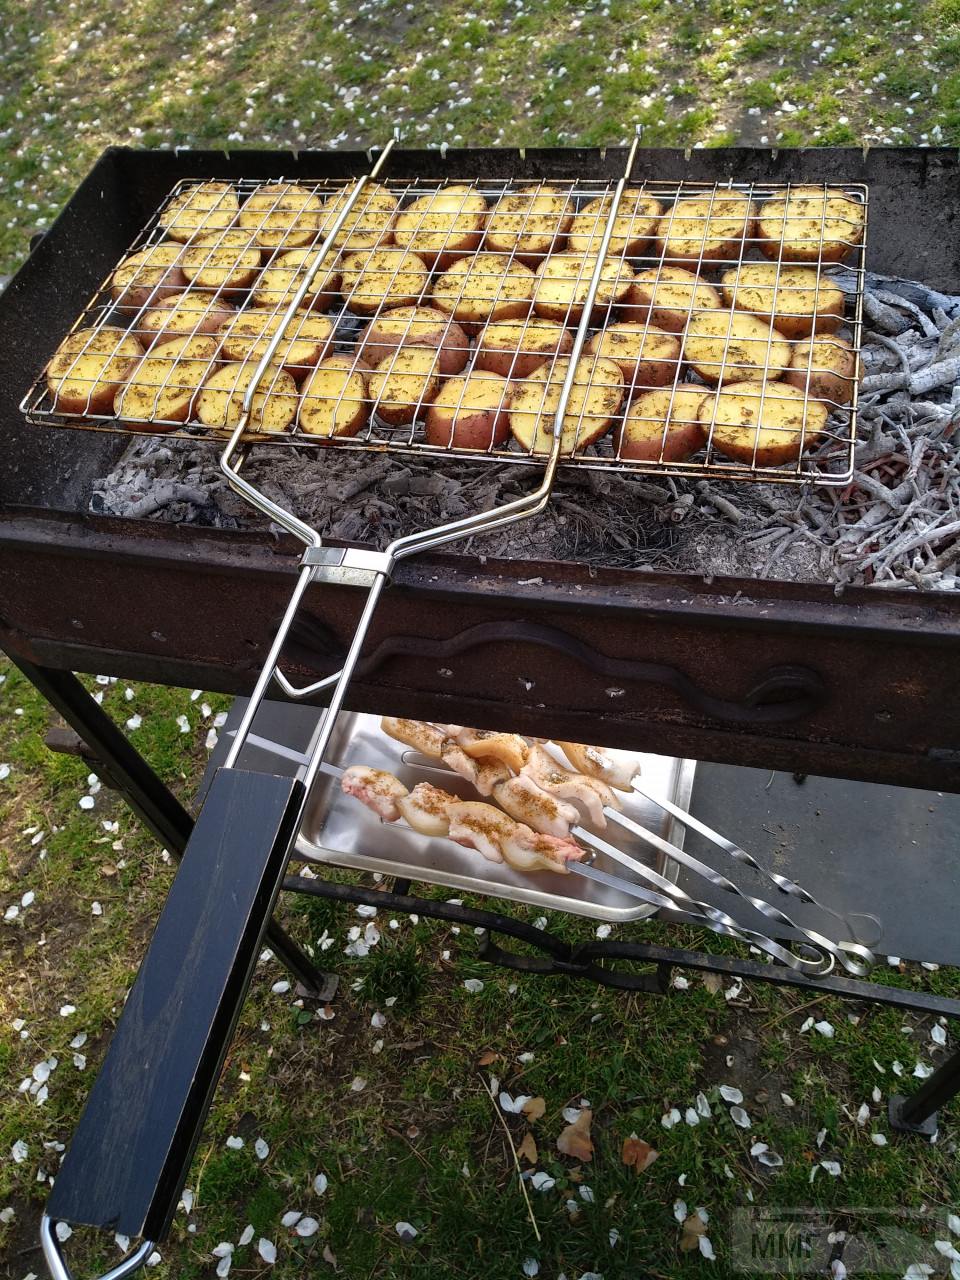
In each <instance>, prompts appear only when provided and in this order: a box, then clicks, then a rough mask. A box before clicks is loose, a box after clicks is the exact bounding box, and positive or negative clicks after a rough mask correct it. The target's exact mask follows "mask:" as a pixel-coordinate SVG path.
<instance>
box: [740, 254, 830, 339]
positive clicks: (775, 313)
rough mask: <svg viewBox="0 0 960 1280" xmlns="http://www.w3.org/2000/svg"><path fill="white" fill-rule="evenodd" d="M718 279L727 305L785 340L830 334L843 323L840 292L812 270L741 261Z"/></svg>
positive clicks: (784, 264) (781, 263) (772, 263)
mask: <svg viewBox="0 0 960 1280" xmlns="http://www.w3.org/2000/svg"><path fill="white" fill-rule="evenodd" d="M720 280H721V292H722V294H723V300H724V302H726V303H727V305H728V306H732V307H736V308H737V310H738V311H749V312H750V313H751V314H752V315H756V316H760V317H761V318H762V319H764V320H766V321H767V323H768V324H771V325H774V326H775V327H776V329H777V330H778V331H779V332H780V333H782V334H783V336H784V337H785V338H806V337H809V335H810V334H811V333H833V331H834V329H839V327H840V325H841V324H842V323H843V291H842V290H841V289H838V288H837V286H836V285H835V284H833V283H832V282H831V281H829V280H827V279H826V278H825V277H824V276H821V274H820V272H819V271H817V270H816V268H815V267H798V266H794V265H792V264H791V263H786V262H741V263H740V265H739V266H738V267H731V268H730V270H729V271H724V273H723V275H722V276H721V277H720Z"/></svg>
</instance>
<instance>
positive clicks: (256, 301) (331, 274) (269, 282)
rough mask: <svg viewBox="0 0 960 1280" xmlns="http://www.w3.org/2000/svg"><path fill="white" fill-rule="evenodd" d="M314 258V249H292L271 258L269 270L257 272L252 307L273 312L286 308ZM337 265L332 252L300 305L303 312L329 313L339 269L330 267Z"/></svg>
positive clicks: (338, 285) (335, 299)
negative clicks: (267, 308) (257, 277)
mask: <svg viewBox="0 0 960 1280" xmlns="http://www.w3.org/2000/svg"><path fill="white" fill-rule="evenodd" d="M317 257H318V252H317V250H316V249H291V250H290V252H289V253H281V254H280V255H279V257H277V258H274V260H273V262H272V263H271V264H270V266H269V267H265V268H264V269H263V271H261V272H260V279H259V280H258V281H257V287H256V288H255V289H254V291H253V293H252V294H251V296H250V302H251V303H252V305H253V306H255V307H272V308H273V309H275V310H282V309H283V308H284V307H288V306H289V305H290V303H291V302H292V301H293V296H294V294H295V293H296V292H297V290H298V289H299V288H300V286H301V284H303V279H304V276H306V275H308V274H309V272H310V268H311V267H312V266H313V264H314V262H315V261H316V259H317ZM336 261H337V257H336V254H335V253H334V252H333V251H332V250H331V252H330V253H329V254H328V256H327V258H326V261H325V262H324V263H323V264H321V266H320V269H319V270H318V272H317V274H316V275H315V276H314V278H313V283H312V284H311V285H310V289H309V291H308V292H307V293H305V294H304V297H303V301H302V302H301V303H300V305H301V307H303V309H304V310H305V311H328V310H329V309H330V308H331V307H332V306H333V305H334V304H335V303H336V302H337V299H338V296H339V293H340V269H339V267H336V266H334V265H333V264H334V263H335V262H336Z"/></svg>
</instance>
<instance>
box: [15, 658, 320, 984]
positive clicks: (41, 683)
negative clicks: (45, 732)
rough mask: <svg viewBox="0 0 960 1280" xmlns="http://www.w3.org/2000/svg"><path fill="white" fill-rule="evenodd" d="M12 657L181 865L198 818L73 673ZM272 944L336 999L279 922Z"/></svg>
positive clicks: (304, 980)
mask: <svg viewBox="0 0 960 1280" xmlns="http://www.w3.org/2000/svg"><path fill="white" fill-rule="evenodd" d="M7 656H8V657H9V658H10V661H11V662H12V663H13V664H14V665H15V666H16V667H18V668H19V670H20V671H21V672H22V673H23V675H25V676H26V678H27V679H28V680H29V681H30V683H31V684H32V685H33V686H34V687H35V688H36V689H38V690H39V692H40V693H42V694H43V696H44V698H46V700H47V702H49V703H50V705H51V706H52V707H53V708H54V710H55V711H57V712H58V713H59V714H60V715H61V716H63V718H64V720H66V722H67V724H68V725H69V726H70V727H71V729H73V730H75V731H76V733H78V734H79V735H80V737H81V738H82V739H83V741H84V742H85V743H86V744H87V746H88V747H89V748H90V750H91V752H92V753H93V755H94V756H96V759H97V761H98V763H99V762H102V766H103V770H104V773H105V775H107V776H109V779H110V781H111V782H112V783H113V785H114V786H115V787H116V789H117V790H118V791H120V792H122V794H123V797H124V799H125V800H126V802H127V804H128V805H129V806H130V808H131V809H132V810H133V811H134V813H135V814H136V815H137V817H138V818H139V819H140V821H141V822H142V823H143V824H144V826H145V827H148V828H149V830H150V831H152V832H153V834H154V835H155V836H156V838H157V839H158V840H159V841H160V843H161V844H162V845H163V847H164V848H165V849H169V851H170V852H171V853H172V854H173V856H174V857H175V858H176V859H177V861H178V862H179V860H180V859H181V858H182V857H183V851H184V849H186V847H187V841H188V840H189V839H190V834H191V832H192V831H193V818H191V816H190V814H189V813H187V811H186V809H185V808H184V807H183V805H182V804H181V803H180V801H179V800H178V799H177V797H176V796H175V795H174V794H173V792H172V791H171V790H170V788H169V787H168V786H166V785H165V784H164V783H163V782H162V781H161V780H160V778H158V777H157V775H156V773H155V772H154V771H153V769H151V768H150V766H149V765H148V764H147V762H146V760H144V758H143V756H142V755H140V753H139V752H138V751H137V750H136V749H135V748H134V747H133V746H132V745H131V744H130V741H129V739H127V738H126V737H125V736H124V735H123V733H121V731H120V730H119V729H118V728H117V726H116V725H115V724H114V722H113V721H112V720H111V719H110V717H109V716H108V715H107V713H106V712H105V711H104V710H103V708H102V707H101V706H100V704H99V703H97V702H95V701H94V700H93V698H92V697H91V695H90V694H89V693H87V691H86V689H85V688H84V687H83V685H82V684H81V683H80V681H79V680H78V679H77V677H76V676H75V675H74V674H73V672H72V671H57V670H55V669H54V668H53V667H39V666H35V665H34V664H33V663H32V662H28V661H27V660H26V659H25V658H21V657H14V656H13V655H11V654H8V655H7ZM266 941H267V945H268V946H269V947H270V950H271V951H272V952H273V953H274V955H275V956H276V957H277V959H278V960H279V961H280V963H281V964H282V965H284V967H285V968H286V969H288V970H289V971H290V973H291V974H292V975H293V977H294V978H296V979H297V982H298V983H299V984H300V988H301V994H303V995H305V996H309V997H310V998H311V999H317V1000H329V999H331V997H332V996H333V993H334V991H336V986H337V979H336V976H335V975H333V974H327V973H322V972H321V971H320V970H319V969H318V968H317V967H316V966H315V965H314V964H313V963H312V962H311V960H310V958H309V956H307V955H306V953H305V952H304V951H302V950H301V948H300V947H298V946H297V944H296V943H295V942H294V941H293V939H292V938H291V937H290V935H289V934H288V933H287V932H286V931H285V930H284V929H281V927H280V925H278V924H277V922H276V921H275V920H271V921H270V924H269V926H268V927H267V935H266Z"/></svg>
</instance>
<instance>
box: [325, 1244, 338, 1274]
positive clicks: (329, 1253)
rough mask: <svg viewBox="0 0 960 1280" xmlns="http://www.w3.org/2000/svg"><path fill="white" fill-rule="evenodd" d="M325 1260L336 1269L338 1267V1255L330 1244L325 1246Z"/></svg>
mask: <svg viewBox="0 0 960 1280" xmlns="http://www.w3.org/2000/svg"><path fill="white" fill-rule="evenodd" d="M323 1260H324V1262H329V1263H330V1265H331V1267H333V1269H334V1271H336V1269H337V1255H336V1254H335V1253H334V1252H333V1250H332V1249H331V1248H330V1246H329V1245H328V1244H325V1245H324V1246H323Z"/></svg>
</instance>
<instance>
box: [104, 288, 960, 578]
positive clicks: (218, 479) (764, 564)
mask: <svg viewBox="0 0 960 1280" xmlns="http://www.w3.org/2000/svg"><path fill="white" fill-rule="evenodd" d="M829 274H830V275H831V276H832V277H833V278H834V279H835V280H836V281H837V283H838V284H839V285H840V286H841V288H843V289H845V290H846V291H848V292H851V291H852V290H853V288H854V285H855V278H854V275H853V273H852V272H849V271H847V270H845V269H843V268H837V269H833V270H832V271H831V272H830V273H829ZM862 364H863V369H862V372H863V381H862V385H861V394H860V412H859V420H858V444H857V448H856V459H855V475H854V481H853V483H852V484H851V485H849V486H847V487H846V488H841V489H837V488H826V487H817V486H814V485H809V484H808V485H803V486H794V485H774V484H749V483H747V484H737V483H733V482H723V481H713V480H711V481H704V480H700V481H674V480H672V479H670V478H669V477H661V476H652V477H638V476H634V475H618V474H616V473H611V472H606V471H570V472H563V471H561V473H560V477H559V479H558V481H557V484H556V487H555V490H554V496H553V499H552V501H551V503H550V505H549V507H548V508H547V510H546V511H545V512H544V513H543V514H542V515H540V516H539V517H537V518H535V519H532V520H528V521H524V522H523V523H521V524H519V525H515V526H513V527H508V528H506V529H503V530H500V531H498V532H496V533H493V534H490V535H486V536H483V537H478V538H474V539H470V540H469V541H466V542H463V543H459V544H457V543H455V544H453V545H452V546H451V547H450V548H448V550H449V551H450V552H452V553H454V554H456V553H457V552H458V551H460V552H463V553H466V552H471V553H479V554H485V555H488V556H490V557H491V558H493V557H498V558H509V559H516V560H529V561H543V560H579V561H582V562H584V563H592V564H604V565H608V566H611V567H618V568H637V569H642V568H654V569H660V570H676V571H687V572H695V573H701V574H708V575H715V576H733V577H747V578H750V577H756V578H777V579H787V580H792V581H801V580H804V581H810V580H814V581H827V582H831V583H834V584H837V585H840V584H870V583H875V584H876V585H878V586H888V587H889V586H899V587H910V588H916V589H921V590H925V589H934V590H955V589H957V587H958V579H957V566H958V564H960V448H958V444H960V297H958V296H950V295H946V294H942V293H938V292H937V291H936V290H933V289H928V288H927V287H926V286H925V285H922V284H918V283H916V282H914V281H908V280H900V279H897V278H893V277H886V276H877V275H873V274H871V273H868V274H867V279H866V293H865V299H864V331H863V343H862ZM218 456H219V448H218V447H217V446H215V445H210V444H201V443H194V442H192V441H181V440H164V439H163V438H156V437H149V436H144V437H136V438H135V439H134V440H133V442H132V443H131V445H130V447H129V448H128V449H127V450H126V452H125V453H124V455H123V457H122V458H121V460H120V461H119V462H118V464H117V466H116V467H115V468H114V470H113V471H112V472H111V473H110V475H108V476H106V477H104V478H103V479H102V480H99V481H97V482H95V484H94V489H93V496H92V499H91V504H90V506H91V510H93V511H97V512H103V513H106V514H110V515H120V516H127V517H132V518H139V519H151V520H164V521H177V522H180V523H188V524H189V523H194V524H199V525H207V526H215V527H222V528H244V529H251V528H257V527H263V526H264V523H265V521H264V519H263V517H261V516H260V515H259V513H257V512H256V511H255V510H254V509H253V508H252V507H250V506H249V505H248V504H247V503H246V502H245V501H244V500H243V499H241V498H240V497H238V496H237V495H236V494H234V493H233V492H232V490H230V488H229V487H228V486H227V484H226V482H225V481H224V479H223V477H222V476H221V474H220V472H219V470H218ZM539 471H540V468H539V467H527V466H523V465H516V464H506V463H504V464H496V463H492V464H491V463H485V464H483V465H478V464H475V463H461V462H455V461H451V462H449V463H444V464H443V465H442V466H438V465H436V464H435V463H434V462H433V461H432V460H423V461H420V460H418V459H414V458H388V457H386V456H384V455H376V454H365V453H360V452H355V451H352V450H343V451H335V450H325V451H322V452H321V451H317V450H312V449H297V448H295V447H270V446H266V447H264V448H262V449H259V450H255V451H253V452H252V453H251V456H250V458H249V459H248V461H247V463H246V465H245V469H244V475H245V476H247V477H248V478H249V479H250V480H251V481H252V482H253V483H254V484H256V485H257V487H258V488H260V489H262V490H263V492H264V493H266V494H267V495H268V496H269V497H271V498H273V499H275V500H276V501H277V502H278V503H280V504H282V505H283V506H285V507H287V508H289V509H290V510H292V511H294V512H295V513H296V514H297V515H299V516H300V517H301V518H303V519H305V520H307V521H309V522H310V523H311V524H312V525H314V527H316V528H318V529H320V530H321V531H322V532H323V533H324V535H325V536H327V537H329V538H331V539H333V540H341V541H348V542H362V543H366V544H369V545H372V546H376V547H383V546H385V545H386V544H387V543H388V542H389V541H390V540H391V539H392V538H395V537H397V536H398V535H400V534H403V533H409V532H412V531H414V530H416V529H422V528H425V527H429V526H431V525H434V524H439V523H442V522H445V521H448V520H453V519H456V518H457V517H459V516H464V515H468V514H471V513H473V512H475V511H479V510H486V509H488V508H490V507H492V506H495V505H499V504H501V503H503V502H505V501H508V500H509V499H510V498H512V497H516V496H519V495H520V494H521V493H523V492H528V491H529V489H530V487H531V486H532V485H534V484H536V481H537V477H538V475H539Z"/></svg>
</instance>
